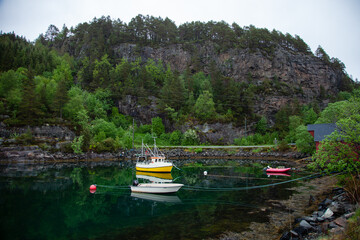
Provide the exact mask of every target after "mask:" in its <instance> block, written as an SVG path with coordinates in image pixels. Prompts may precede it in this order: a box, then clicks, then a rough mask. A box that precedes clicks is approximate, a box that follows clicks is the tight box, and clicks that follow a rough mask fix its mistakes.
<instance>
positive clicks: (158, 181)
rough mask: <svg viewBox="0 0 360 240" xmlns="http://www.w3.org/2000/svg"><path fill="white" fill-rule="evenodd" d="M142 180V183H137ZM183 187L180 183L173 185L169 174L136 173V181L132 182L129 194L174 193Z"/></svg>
mask: <svg viewBox="0 0 360 240" xmlns="http://www.w3.org/2000/svg"><path fill="white" fill-rule="evenodd" d="M138 179H142V181H144V183H139V181H138ZM182 186H184V184H181V183H173V178H172V176H171V173H150V172H139V171H137V172H136V180H134V181H133V184H132V186H130V188H131V192H133V193H174V192H177V191H179V189H180V188H181V187H182Z"/></svg>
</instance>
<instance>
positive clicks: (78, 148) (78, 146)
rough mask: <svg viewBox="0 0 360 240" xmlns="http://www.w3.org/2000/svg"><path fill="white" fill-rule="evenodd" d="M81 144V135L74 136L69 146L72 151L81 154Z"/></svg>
mask: <svg viewBox="0 0 360 240" xmlns="http://www.w3.org/2000/svg"><path fill="white" fill-rule="evenodd" d="M82 144H83V136H80V137H75V138H74V140H73V141H72V143H71V148H72V149H73V151H74V153H76V154H81V153H83V151H82Z"/></svg>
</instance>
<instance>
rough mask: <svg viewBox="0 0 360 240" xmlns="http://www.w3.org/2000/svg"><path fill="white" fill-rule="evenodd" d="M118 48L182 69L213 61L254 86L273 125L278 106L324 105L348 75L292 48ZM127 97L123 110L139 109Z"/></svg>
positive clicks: (205, 67) (119, 52)
mask: <svg viewBox="0 0 360 240" xmlns="http://www.w3.org/2000/svg"><path fill="white" fill-rule="evenodd" d="M114 52H115V55H116V58H119V59H120V58H125V59H127V60H129V61H134V60H135V59H137V58H138V57H139V56H140V57H141V58H142V60H144V61H146V60H147V59H150V58H151V59H154V60H156V61H159V60H161V61H162V62H163V63H165V64H168V65H170V67H171V68H172V70H176V71H178V72H180V73H181V72H184V71H185V70H187V69H190V70H191V71H192V72H196V71H199V68H200V70H201V71H204V72H205V73H206V74H208V73H209V68H210V65H211V64H213V63H215V66H216V67H217V69H218V70H219V71H220V72H221V74H222V75H223V76H226V77H230V78H232V79H234V80H235V81H238V82H244V83H247V84H252V85H254V86H256V89H257V90H256V91H255V94H254V97H253V99H251V101H252V102H253V106H252V107H253V109H254V113H255V114H257V115H258V116H266V117H267V119H268V120H269V122H270V124H274V116H275V114H276V113H277V112H278V111H279V109H281V108H282V107H284V106H286V105H289V104H292V103H293V102H294V101H295V100H296V101H297V102H298V103H299V104H309V103H312V102H314V101H316V102H317V103H318V104H319V106H320V108H324V107H326V106H327V104H328V103H329V98H330V96H335V95H336V94H337V93H338V92H339V85H341V81H342V80H343V76H344V73H343V72H342V71H339V70H336V69H334V68H332V67H331V65H329V64H328V63H325V62H324V61H322V60H321V59H320V58H318V57H316V56H314V55H312V54H305V53H299V52H296V51H291V50H289V49H285V48H283V47H281V46H278V47H277V48H276V49H275V51H274V52H273V53H272V54H267V53H264V52H263V51H261V50H256V51H252V50H250V49H235V48H231V49H228V50H226V51H221V52H219V50H217V48H216V45H215V44H214V43H212V42H207V43H206V44H194V45H193V46H191V47H189V45H184V44H173V45H167V46H164V47H157V48H153V47H149V46H146V47H139V46H137V45H136V44H120V45H118V46H116V47H115V48H114ZM125 101H127V103H126V102H124V101H122V102H119V106H120V110H121V111H122V112H123V113H127V114H129V113H130V112H131V111H133V112H134V111H136V109H137V108H136V107H134V106H135V105H136V103H130V102H131V101H130V102H129V99H127V100H125ZM152 102H153V103H154V102H156V101H152ZM155 109H156V106H153V104H152V106H149V107H148V108H147V110H148V111H146V110H145V109H142V111H141V112H142V115H143V116H140V115H137V117H139V118H140V119H143V120H144V121H145V118H146V117H145V116H144V115H146V116H148V117H151V116H153V115H154V114H156V111H155ZM144 110H145V111H144ZM138 112H140V111H138ZM201 128H202V127H201ZM227 128H228V127H227ZM227 128H225V129H227ZM237 132H241V131H240V130H238V131H237ZM223 135H228V134H225V133H224V134H223Z"/></svg>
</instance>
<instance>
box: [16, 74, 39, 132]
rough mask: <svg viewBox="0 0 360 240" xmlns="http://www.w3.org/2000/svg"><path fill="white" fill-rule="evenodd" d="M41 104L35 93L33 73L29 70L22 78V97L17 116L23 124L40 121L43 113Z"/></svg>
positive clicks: (35, 123)
mask: <svg viewBox="0 0 360 240" xmlns="http://www.w3.org/2000/svg"><path fill="white" fill-rule="evenodd" d="M41 109H42V108H41V104H40V102H39V99H38V97H37V95H36V93H35V82H34V75H33V72H32V71H31V70H29V71H28V72H27V77H26V78H25V79H24V83H23V90H22V99H21V103H20V106H19V114H18V118H19V119H20V120H21V121H22V123H23V124H25V125H37V124H40V123H41V122H42V118H43V117H44V113H43V112H42V110H41Z"/></svg>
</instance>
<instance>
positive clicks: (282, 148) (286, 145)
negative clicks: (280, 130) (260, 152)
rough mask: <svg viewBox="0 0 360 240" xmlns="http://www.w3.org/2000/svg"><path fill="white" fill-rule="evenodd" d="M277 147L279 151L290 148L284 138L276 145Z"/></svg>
mask: <svg viewBox="0 0 360 240" xmlns="http://www.w3.org/2000/svg"><path fill="white" fill-rule="evenodd" d="M278 149H279V151H280V152H286V151H287V150H289V149H290V147H289V145H288V142H287V141H286V140H282V141H281V142H280V143H279V145H278Z"/></svg>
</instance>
